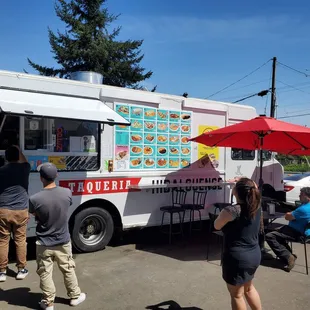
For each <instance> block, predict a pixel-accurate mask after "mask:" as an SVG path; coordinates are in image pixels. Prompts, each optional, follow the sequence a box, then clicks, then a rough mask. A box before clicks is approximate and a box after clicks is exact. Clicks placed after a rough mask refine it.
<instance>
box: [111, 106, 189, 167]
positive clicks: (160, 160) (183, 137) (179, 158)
mask: <svg viewBox="0 0 310 310" xmlns="http://www.w3.org/2000/svg"><path fill="white" fill-rule="evenodd" d="M115 110H116V112H118V113H119V114H120V115H122V116H123V117H124V118H126V119H127V120H129V121H130V122H131V126H130V127H129V126H116V128H115V157H114V159H115V167H114V168H115V170H118V171H119V170H132V169H169V170H171V169H180V168H187V167H189V166H190V163H191V152H192V150H191V143H190V142H189V141H188V139H189V138H190V135H191V119H192V114H191V112H186V111H172V110H171V111H170V110H162V109H156V108H151V107H141V106H133V105H126V104H116V105H115Z"/></svg>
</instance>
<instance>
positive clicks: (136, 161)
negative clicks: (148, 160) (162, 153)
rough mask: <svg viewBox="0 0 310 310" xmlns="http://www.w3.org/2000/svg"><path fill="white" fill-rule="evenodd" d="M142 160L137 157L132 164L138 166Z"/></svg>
mask: <svg viewBox="0 0 310 310" xmlns="http://www.w3.org/2000/svg"><path fill="white" fill-rule="evenodd" d="M141 162H142V160H141V158H135V159H132V160H131V165H132V166H133V167H137V166H140V165H141Z"/></svg>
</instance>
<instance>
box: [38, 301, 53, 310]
mask: <svg viewBox="0 0 310 310" xmlns="http://www.w3.org/2000/svg"><path fill="white" fill-rule="evenodd" d="M39 306H40V308H41V309H43V310H54V305H53V304H51V305H47V304H46V303H45V302H44V301H43V300H41V301H40V302H39Z"/></svg>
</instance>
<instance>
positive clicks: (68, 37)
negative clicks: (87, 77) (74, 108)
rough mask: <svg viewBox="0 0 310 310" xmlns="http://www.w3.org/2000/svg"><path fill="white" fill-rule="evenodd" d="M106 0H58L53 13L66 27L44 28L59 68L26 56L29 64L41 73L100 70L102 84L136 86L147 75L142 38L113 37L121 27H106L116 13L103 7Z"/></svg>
mask: <svg viewBox="0 0 310 310" xmlns="http://www.w3.org/2000/svg"><path fill="white" fill-rule="evenodd" d="M105 2H106V0H70V1H68V0H58V2H57V3H56V4H55V11H56V14H57V16H58V17H59V18H60V19H61V20H62V21H63V22H64V23H65V24H66V31H65V32H64V33H60V32H59V31H57V34H55V33H54V32H52V30H51V29H50V28H48V35H49V42H50V45H51V48H52V52H53V54H54V59H55V60H56V61H57V63H58V64H59V65H60V68H50V67H46V66H41V65H39V64H36V63H35V62H33V61H31V60H30V59H29V58H28V62H29V64H30V65H31V66H32V67H33V68H34V69H36V70H37V71H38V72H39V74H41V75H45V76H59V77H63V78H68V77H70V73H72V72H76V71H95V72H98V73H101V74H102V75H103V78H104V84H107V85H114V86H121V87H133V88H136V87H138V85H139V82H141V81H144V80H145V79H148V78H150V77H151V75H152V71H148V72H146V73H145V68H143V67H141V66H140V62H141V61H142V59H143V57H144V55H143V54H141V50H140V48H141V45H142V43H143V40H127V41H117V40H116V38H117V36H118V35H119V33H120V30H121V27H117V28H115V29H113V30H112V31H111V32H110V31H108V27H109V26H110V24H111V23H112V22H114V21H115V20H116V19H117V18H118V16H116V15H113V14H110V13H109V12H108V10H107V8H103V5H104V4H105Z"/></svg>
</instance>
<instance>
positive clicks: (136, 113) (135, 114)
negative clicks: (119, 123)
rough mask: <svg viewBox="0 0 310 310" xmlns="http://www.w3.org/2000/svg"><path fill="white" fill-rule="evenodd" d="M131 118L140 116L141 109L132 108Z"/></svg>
mask: <svg viewBox="0 0 310 310" xmlns="http://www.w3.org/2000/svg"><path fill="white" fill-rule="evenodd" d="M131 113H132V115H133V116H141V115H142V108H134V109H132V111H131Z"/></svg>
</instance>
